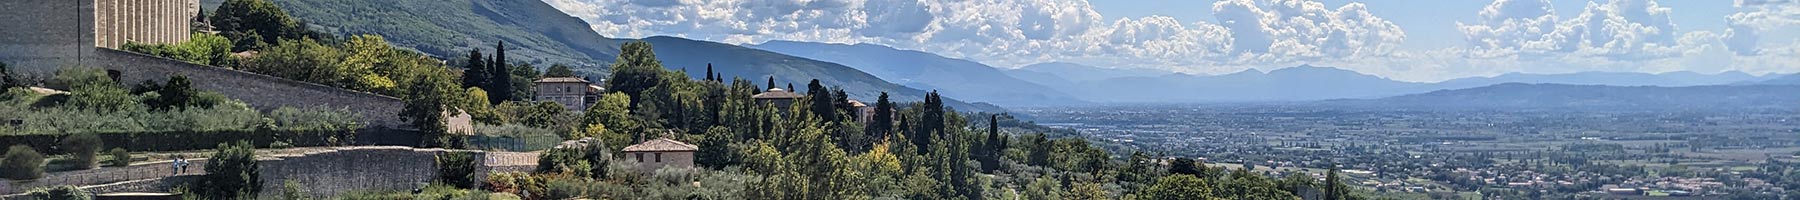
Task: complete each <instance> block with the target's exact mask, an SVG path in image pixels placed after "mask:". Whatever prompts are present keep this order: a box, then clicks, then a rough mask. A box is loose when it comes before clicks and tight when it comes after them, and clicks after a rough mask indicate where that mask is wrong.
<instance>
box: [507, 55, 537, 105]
mask: <svg viewBox="0 0 1800 200" xmlns="http://www.w3.org/2000/svg"><path fill="white" fill-rule="evenodd" d="M511 70H512V71H511V73H512V76H511V77H510V78H511V79H509V80H512V82H511V83H512V87H511V88H510V89H512V100H513V101H530V100H531V97H532V96H535V95H537V90H534V89H532V88H533V87H534V85H537V83H535V81H537V80H538V79H542V78H544V76H543V75H544V74H543V72H540V71H538V70H537V67H536V66H532V65H531V63H522V64H520V65H517V66H513V67H512V68H511Z"/></svg>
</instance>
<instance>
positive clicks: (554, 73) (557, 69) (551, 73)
mask: <svg viewBox="0 0 1800 200" xmlns="http://www.w3.org/2000/svg"><path fill="white" fill-rule="evenodd" d="M707 69H712V68H710V67H709V68H707ZM544 77H575V70H572V69H569V65H564V64H562V63H557V64H551V65H550V68H549V69H545V70H544Z"/></svg>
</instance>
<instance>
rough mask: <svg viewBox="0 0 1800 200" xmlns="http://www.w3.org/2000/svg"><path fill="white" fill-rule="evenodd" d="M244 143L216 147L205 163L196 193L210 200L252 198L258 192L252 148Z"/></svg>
mask: <svg viewBox="0 0 1800 200" xmlns="http://www.w3.org/2000/svg"><path fill="white" fill-rule="evenodd" d="M254 148H255V146H251V145H250V142H248V141H239V142H236V143H227V144H219V147H218V148H216V149H214V152H213V155H212V158H211V159H208V160H207V162H206V168H205V169H206V175H203V176H202V177H201V182H200V187H195V188H199V189H200V190H201V191H198V192H199V194H200V195H201V196H203V197H206V198H210V199H254V198H256V193H257V192H258V191H261V190H262V178H261V175H260V174H261V173H260V172H259V170H258V169H259V168H261V167H260V166H259V165H258V164H257V162H256V149H254Z"/></svg>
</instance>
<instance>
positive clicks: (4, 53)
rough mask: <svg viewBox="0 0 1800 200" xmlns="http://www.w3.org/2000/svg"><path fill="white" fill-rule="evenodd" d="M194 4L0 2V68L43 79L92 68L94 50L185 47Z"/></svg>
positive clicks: (188, 0) (186, 0)
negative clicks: (69, 70) (64, 70)
mask: <svg viewBox="0 0 1800 200" xmlns="http://www.w3.org/2000/svg"><path fill="white" fill-rule="evenodd" d="M199 12H200V1H199V0H4V1H0V27H5V28H0V62H4V63H7V64H9V65H10V66H14V67H16V68H17V69H20V70H19V71H22V72H25V73H31V74H37V75H47V74H49V73H51V72H54V71H56V69H57V68H59V67H63V66H77V65H93V64H88V62H95V59H96V58H94V57H95V56H94V54H95V52H94V51H95V50H96V49H95V47H105V48H118V47H119V46H122V45H124V44H125V43H126V42H136V43H146V44H172V43H180V42H185V41H187V40H188V39H189V38H188V37H189V36H190V32H191V30H189V27H190V25H192V24H191V23H190V21H191V20H192V19H193V17H194V16H196V15H197V14H198V13H199Z"/></svg>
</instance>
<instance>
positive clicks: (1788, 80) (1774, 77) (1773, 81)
mask: <svg viewBox="0 0 1800 200" xmlns="http://www.w3.org/2000/svg"><path fill="white" fill-rule="evenodd" d="M1764 76H1765V77H1769V78H1766V79H1764V80H1753V81H1745V82H1740V83H1737V84H1736V85H1800V74H1770V75H1764Z"/></svg>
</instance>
